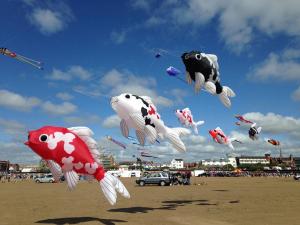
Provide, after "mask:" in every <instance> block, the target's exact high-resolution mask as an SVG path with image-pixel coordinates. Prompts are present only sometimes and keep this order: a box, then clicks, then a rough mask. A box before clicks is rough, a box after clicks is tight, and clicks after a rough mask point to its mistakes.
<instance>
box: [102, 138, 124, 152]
mask: <svg viewBox="0 0 300 225" xmlns="http://www.w3.org/2000/svg"><path fill="white" fill-rule="evenodd" d="M106 138H107V139H108V140H110V141H111V142H113V143H115V144H116V145H119V146H120V147H121V148H123V149H126V145H125V144H123V143H122V142H120V141H117V140H115V139H113V138H112V137H111V136H106Z"/></svg>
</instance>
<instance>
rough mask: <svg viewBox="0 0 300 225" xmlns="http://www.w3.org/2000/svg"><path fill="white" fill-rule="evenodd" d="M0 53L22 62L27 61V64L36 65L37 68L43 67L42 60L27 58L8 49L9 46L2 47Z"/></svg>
mask: <svg viewBox="0 0 300 225" xmlns="http://www.w3.org/2000/svg"><path fill="white" fill-rule="evenodd" d="M0 54H2V55H5V56H8V57H10V58H13V59H17V60H19V61H20V62H23V63H27V64H29V65H31V66H34V67H35V68H38V69H40V70H42V69H43V67H42V63H41V62H39V61H35V60H33V59H30V58H27V57H25V56H22V55H19V54H17V53H15V52H12V51H10V50H8V49H7V48H0Z"/></svg>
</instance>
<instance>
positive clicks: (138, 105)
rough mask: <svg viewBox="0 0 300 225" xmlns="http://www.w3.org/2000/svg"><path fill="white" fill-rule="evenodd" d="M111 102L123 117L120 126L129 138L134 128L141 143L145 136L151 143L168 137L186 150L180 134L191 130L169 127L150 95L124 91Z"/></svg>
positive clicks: (178, 147) (177, 147) (177, 148)
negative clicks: (130, 131)
mask: <svg viewBox="0 0 300 225" xmlns="http://www.w3.org/2000/svg"><path fill="white" fill-rule="evenodd" d="M110 103H111V106H112V108H113V110H115V111H116V113H117V114H118V116H119V117H120V118H121V122H120V127H121V131H122V134H123V136H124V137H126V138H128V136H129V128H133V129H135V130H136V136H137V139H138V141H139V143H140V144H141V145H144V144H145V138H147V140H148V141H149V142H150V143H154V142H155V141H156V140H157V138H158V137H159V138H161V139H164V138H167V139H168V140H169V142H170V143H171V144H172V145H173V147H174V148H175V149H176V150H178V151H180V152H185V151H186V147H185V145H184V143H183V142H182V141H181V139H180V136H181V135H187V134H190V131H189V130H188V129H186V128H169V127H167V126H166V125H165V124H164V122H163V121H162V120H161V118H160V115H159V114H158V113H157V110H156V107H155V106H154V104H153V103H152V100H151V98H150V97H148V96H138V95H133V94H129V93H123V94H121V95H119V96H115V97H112V98H111V102H110Z"/></svg>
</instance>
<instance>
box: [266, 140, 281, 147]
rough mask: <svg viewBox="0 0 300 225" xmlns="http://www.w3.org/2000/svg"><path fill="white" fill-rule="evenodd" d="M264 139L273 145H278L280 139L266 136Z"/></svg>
mask: <svg viewBox="0 0 300 225" xmlns="http://www.w3.org/2000/svg"><path fill="white" fill-rule="evenodd" d="M265 141H266V142H268V143H270V144H271V145H274V146H279V145H280V141H277V140H275V139H268V138H266V139H265Z"/></svg>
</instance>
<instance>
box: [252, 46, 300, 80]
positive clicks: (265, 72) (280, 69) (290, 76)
mask: <svg viewBox="0 0 300 225" xmlns="http://www.w3.org/2000/svg"><path fill="white" fill-rule="evenodd" d="M291 54H293V55H291ZM296 54H297V52H291V51H288V50H286V51H285V52H284V53H283V54H282V56H280V55H278V54H275V53H270V54H269V56H268V57H267V59H266V60H265V61H264V62H262V64H261V65H259V66H257V67H256V68H255V69H254V71H253V72H252V73H251V74H250V75H248V77H249V78H250V79H252V77H253V78H254V79H259V80H267V79H273V80H275V81H276V80H278V81H281V80H284V81H294V80H296V81H300V76H299V71H300V63H299V62H298V61H296V60H294V58H295V57H298V56H297V55H296Z"/></svg>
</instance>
